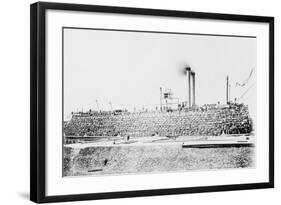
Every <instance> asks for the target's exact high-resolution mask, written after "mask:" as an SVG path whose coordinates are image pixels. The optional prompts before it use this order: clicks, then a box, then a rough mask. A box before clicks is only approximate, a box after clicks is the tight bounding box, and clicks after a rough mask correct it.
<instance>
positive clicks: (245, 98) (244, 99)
mask: <svg viewBox="0 0 281 205" xmlns="http://www.w3.org/2000/svg"><path fill="white" fill-rule="evenodd" d="M253 95H254V93H251V94H250V95H248V96H247V97H244V98H242V99H243V101H246V100H248V99H249V98H250V97H252V96H253Z"/></svg>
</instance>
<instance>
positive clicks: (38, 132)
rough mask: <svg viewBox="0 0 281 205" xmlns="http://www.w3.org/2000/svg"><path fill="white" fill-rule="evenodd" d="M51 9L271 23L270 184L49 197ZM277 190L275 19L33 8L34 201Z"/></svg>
mask: <svg viewBox="0 0 281 205" xmlns="http://www.w3.org/2000/svg"><path fill="white" fill-rule="evenodd" d="M47 9H56V10H70V11H86V12H102V13H121V14H132V15H134V14H136V15H150V16H162V17H165V16H169V17H179V18H198V19H215V20H232V21H248V22H257V23H268V24H269V181H268V182H263V183H249V184H231V185H220V186H202V187H188V188H171V189H157V190H155V189H153V190H138V191H126V192H106V193H90V194H75V195H58V196H46V178H45V175H46V173H45V172H46V169H45V168H46V167H45V158H46V154H45V151H46V149H45V145H46V143H45V141H46V136H45V133H46V128H45V122H46V121H45V117H46V102H45V100H46V97H45V94H46V93H45V89H46V85H45V73H46V70H45V69H46V68H45V18H46V10H47ZM273 187H274V17H265V16H249V15H236V14H218V13H202V12H187V11H172V10H156V9H146V8H127V7H111V6H96V5H83V4H64V3H48V2H37V3H34V4H32V5H31V6H30V200H31V201H34V202H37V203H46V202H62V201H77V200H97V199H110V198H124V197H143V196H155V195H171V194H186V193H198V192H218V191H232V190H246V189H261V188H273Z"/></svg>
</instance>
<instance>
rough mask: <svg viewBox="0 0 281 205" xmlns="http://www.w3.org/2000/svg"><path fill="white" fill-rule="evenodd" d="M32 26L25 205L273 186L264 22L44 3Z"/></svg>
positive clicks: (268, 39)
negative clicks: (27, 200) (29, 203)
mask: <svg viewBox="0 0 281 205" xmlns="http://www.w3.org/2000/svg"><path fill="white" fill-rule="evenodd" d="M30 17H31V18H30V20H31V22H30V26H31V29H30V48H31V49H30V62H31V64H30V83H31V86H30V94H31V96H30V109H31V110H30V117H31V118H30V199H31V200H32V201H34V202H37V203H41V202H63V201H77V200H98V199H113V198H125V197H126V198H127V197H144V196H156V195H157V196H161V195H176V194H187V193H203V192H220V191H232V190H246V189H262V188H273V187H274V17H271V16H252V15H245V14H244V15H243V14H240V15H239V14H238V15H234V14H226V13H208V12H199V11H187V10H186V11H185V10H167V9H166V10H165V9H160V8H159V9H157V8H155V9H153V8H141V7H139V8H138V7H122V6H106V5H87V4H67V3H47V2H38V3H34V4H32V5H31V7H30ZM247 196H248V195H247ZM223 201H224V202H225V200H223Z"/></svg>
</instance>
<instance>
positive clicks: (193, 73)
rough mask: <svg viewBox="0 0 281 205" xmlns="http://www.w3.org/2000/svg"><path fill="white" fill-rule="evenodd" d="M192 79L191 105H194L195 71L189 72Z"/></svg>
mask: <svg viewBox="0 0 281 205" xmlns="http://www.w3.org/2000/svg"><path fill="white" fill-rule="evenodd" d="M191 79H192V106H195V72H193V71H192V72H191Z"/></svg>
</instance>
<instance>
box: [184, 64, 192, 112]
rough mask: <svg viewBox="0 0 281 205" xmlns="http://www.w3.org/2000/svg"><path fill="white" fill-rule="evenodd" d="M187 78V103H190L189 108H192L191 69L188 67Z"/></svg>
mask: <svg viewBox="0 0 281 205" xmlns="http://www.w3.org/2000/svg"><path fill="white" fill-rule="evenodd" d="M185 70H186V77H187V94H188V96H187V103H188V107H191V85H190V72H191V69H190V67H186V68H185Z"/></svg>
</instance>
